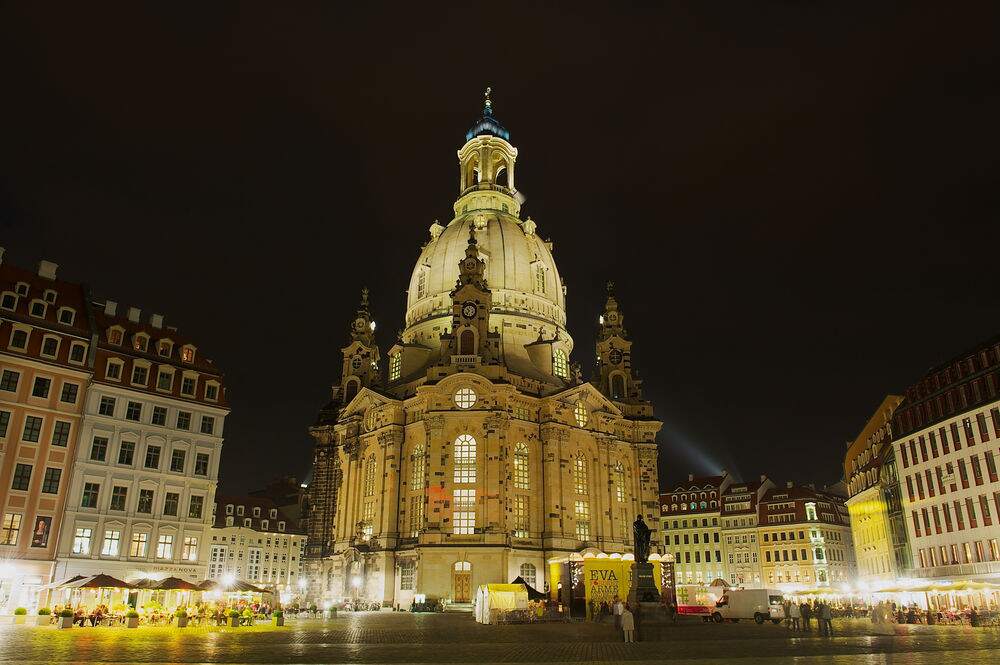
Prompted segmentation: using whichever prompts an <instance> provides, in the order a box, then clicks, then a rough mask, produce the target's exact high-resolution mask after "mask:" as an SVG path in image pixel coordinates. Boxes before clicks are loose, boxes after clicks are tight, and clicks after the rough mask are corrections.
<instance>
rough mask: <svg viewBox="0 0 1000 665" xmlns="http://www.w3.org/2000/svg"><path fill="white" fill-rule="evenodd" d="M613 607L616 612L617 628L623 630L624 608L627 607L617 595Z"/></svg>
mask: <svg viewBox="0 0 1000 665" xmlns="http://www.w3.org/2000/svg"><path fill="white" fill-rule="evenodd" d="M612 609H613V610H614V613H615V630H621V627H622V610H623V609H625V608H624V607H623V606H622V601H621V600H620V599H619V598H618V597H617V596H615V602H614V605H612Z"/></svg>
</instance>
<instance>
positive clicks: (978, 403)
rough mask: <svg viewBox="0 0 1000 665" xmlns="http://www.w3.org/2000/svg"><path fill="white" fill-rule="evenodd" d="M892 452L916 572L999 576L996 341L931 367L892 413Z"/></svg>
mask: <svg viewBox="0 0 1000 665" xmlns="http://www.w3.org/2000/svg"><path fill="white" fill-rule="evenodd" d="M893 432H894V434H895V437H894V440H893V450H894V455H895V463H896V466H897V470H898V473H899V476H900V482H901V487H902V501H903V512H904V513H905V514H906V516H907V517H906V524H907V536H908V542H909V546H910V550H911V555H912V559H913V563H914V566H915V570H914V571H913V573H914V575H915V576H917V577H922V578H948V579H952V580H962V579H968V580H977V579H989V578H994V577H996V575H997V574H1000V524H998V522H997V520H998V518H1000V478H998V472H997V462H998V460H997V458H998V456H1000V337H995V338H993V339H991V340H988V341H986V342H984V343H982V344H980V345H978V346H976V347H975V348H972V349H970V350H968V351H967V352H965V353H963V354H961V355H959V356H958V357H956V358H954V359H952V360H950V361H948V362H946V363H943V364H941V365H939V366H937V367H934V368H933V369H931V370H930V371H929V372H927V373H926V374H925V375H924V376H923V377H922V378H921V379H920V380H919V381H918V382H916V383H915V384H913V385H912V386H910V387H909V388H907V390H906V393H905V399H904V400H903V402H902V403H901V404H900V405H899V406H898V407H897V409H896V411H895V413H894V414H893Z"/></svg>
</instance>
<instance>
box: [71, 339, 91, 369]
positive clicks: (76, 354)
mask: <svg viewBox="0 0 1000 665" xmlns="http://www.w3.org/2000/svg"><path fill="white" fill-rule="evenodd" d="M86 357H87V345H86V344H84V343H83V342H73V343H72V344H71V345H70V347H69V361H70V362H71V363H77V364H80V363H82V362H83V360H84V358H86Z"/></svg>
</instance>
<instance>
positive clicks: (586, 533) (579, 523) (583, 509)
mask: <svg viewBox="0 0 1000 665" xmlns="http://www.w3.org/2000/svg"><path fill="white" fill-rule="evenodd" d="M573 513H574V515H575V516H576V539H577V540H590V504H589V503H587V502H586V501H577V502H576V506H575V508H574V510H573Z"/></svg>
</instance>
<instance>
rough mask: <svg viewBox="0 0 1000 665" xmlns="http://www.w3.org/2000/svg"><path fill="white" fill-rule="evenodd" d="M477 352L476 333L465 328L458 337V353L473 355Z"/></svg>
mask: <svg viewBox="0 0 1000 665" xmlns="http://www.w3.org/2000/svg"><path fill="white" fill-rule="evenodd" d="M475 353H476V335H475V333H473V332H472V331H471V330H463V331H462V334H461V335H460V336H459V338H458V354H459V355H461V356H471V355H474V354H475Z"/></svg>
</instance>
